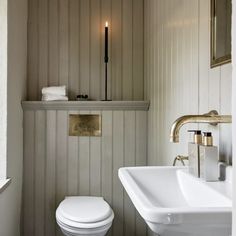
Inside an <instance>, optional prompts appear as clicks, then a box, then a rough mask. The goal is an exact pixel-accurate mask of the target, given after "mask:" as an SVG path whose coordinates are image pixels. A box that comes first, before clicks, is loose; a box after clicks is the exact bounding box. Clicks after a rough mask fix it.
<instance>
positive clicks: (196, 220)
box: [119, 167, 232, 236]
mask: <svg viewBox="0 0 236 236" xmlns="http://www.w3.org/2000/svg"><path fill="white" fill-rule="evenodd" d="M230 169H231V168H230V167H228V168H227V171H226V172H227V174H226V176H227V177H226V180H225V181H218V182H205V181H203V180H201V179H199V178H196V177H194V176H192V175H191V174H189V173H188V169H187V167H124V168H120V169H119V178H120V180H121V182H122V184H123V186H124V188H125V190H126V192H127V193H128V195H129V197H130V199H131V201H132V202H133V204H134V206H135V207H136V209H137V210H138V212H139V213H140V215H141V216H142V217H143V219H144V220H145V221H146V223H147V224H148V226H149V227H150V228H151V230H152V231H154V232H155V233H157V234H158V235H160V236H187V235H189V236H190V235H191V236H211V235H212V236H230V235H231V223H232V190H231V189H232V184H231V181H230V178H229V177H228V176H229V175H230Z"/></svg>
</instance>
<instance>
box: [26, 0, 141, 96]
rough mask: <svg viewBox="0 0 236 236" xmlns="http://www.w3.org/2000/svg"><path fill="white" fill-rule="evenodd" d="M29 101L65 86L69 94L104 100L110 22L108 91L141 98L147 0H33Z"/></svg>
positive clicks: (30, 25)
mask: <svg viewBox="0 0 236 236" xmlns="http://www.w3.org/2000/svg"><path fill="white" fill-rule="evenodd" d="M28 11H29V22H28V89H27V91H28V100H40V99H41V89H42V87H44V86H53V85H67V87H68V94H69V97H70V99H72V100H73V99H75V96H76V95H77V94H88V95H89V97H90V98H91V99H94V100H101V99H104V25H105V21H109V23H110V27H109V58H110V61H109V64H108V96H109V98H112V99H113V100H143V97H144V96H143V93H144V76H143V75H144V73H143V67H144V66H143V64H144V63H143V50H144V45H143V37H144V35H143V30H144V26H143V21H144V17H143V14H144V2H143V0H29V6H28Z"/></svg>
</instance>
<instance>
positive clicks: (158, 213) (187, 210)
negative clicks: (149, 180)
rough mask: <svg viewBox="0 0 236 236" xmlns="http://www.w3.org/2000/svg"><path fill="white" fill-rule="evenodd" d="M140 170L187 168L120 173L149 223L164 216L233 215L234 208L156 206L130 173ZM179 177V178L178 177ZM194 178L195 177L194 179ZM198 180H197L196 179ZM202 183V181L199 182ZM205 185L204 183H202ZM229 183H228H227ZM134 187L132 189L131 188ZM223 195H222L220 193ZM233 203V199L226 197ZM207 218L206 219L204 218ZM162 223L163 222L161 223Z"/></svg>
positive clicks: (184, 168)
mask: <svg viewBox="0 0 236 236" xmlns="http://www.w3.org/2000/svg"><path fill="white" fill-rule="evenodd" d="M134 169H135V170H139V169H150V170H153V169H155V170H158V169H162V170H163V169H168V170H169V169H171V170H173V171H178V170H186V169H187V167H173V166H145V167H122V168H120V169H119V171H118V175H119V178H120V180H121V182H122V184H123V186H124V188H125V190H126V192H127V193H128V195H129V196H130V198H131V200H132V202H133V203H134V205H135V207H136V209H137V210H138V211H139V213H140V214H141V215H142V216H143V218H144V219H146V220H148V221H156V219H157V218H159V217H163V216H164V215H165V216H166V215H192V216H193V217H194V216H196V217H199V216H207V215H209V214H215V213H218V214H220V215H221V214H222V215H225V214H226V215H230V214H232V206H231V207H228V206H216V207H214V206H213V207H193V206H186V207H185V206H183V207H182V206H181V207H163V206H160V207H159V206H154V205H153V204H152V203H151V201H150V200H149V199H148V197H147V196H146V195H145V194H144V193H143V191H142V190H141V189H140V187H139V186H138V184H137V183H136V182H135V181H134V178H133V177H132V176H131V174H130V173H129V171H132V170H134ZM176 177H177V176H176ZM193 178H194V177H193ZM196 179H197V178H196ZM197 180H198V179H197ZM199 181H201V180H199ZM201 183H202V184H204V182H201ZM227 183H228V182H227ZM131 185H132V187H131ZM218 194H221V193H218ZM225 197H226V198H227V199H228V200H229V201H231V203H232V199H230V198H228V197H227V196H225ZM204 218H205V217H204ZM161 223H162V222H161Z"/></svg>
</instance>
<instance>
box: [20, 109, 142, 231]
mask: <svg viewBox="0 0 236 236" xmlns="http://www.w3.org/2000/svg"><path fill="white" fill-rule="evenodd" d="M78 113H81V114H82V113H83V114H101V115H102V137H69V136H68V115H69V114H78ZM24 130H25V133H24V188H23V192H24V195H23V196H24V199H23V202H24V204H23V205H24V206H23V232H24V233H23V235H24V236H36V235H41V236H42V235H43V236H58V235H60V236H61V235H62V234H61V232H60V230H59V229H58V227H57V225H56V222H55V210H56V207H57V206H58V204H59V202H60V201H61V200H63V198H64V197H65V196H68V195H92V196H103V197H104V198H105V200H106V201H107V202H109V204H110V205H111V207H112V208H113V210H114V213H115V220H114V223H113V228H112V229H111V230H110V232H109V234H108V235H114V236H115V235H117V236H132V235H133V236H135V235H140V236H145V235H146V225H145V223H144V221H143V219H142V218H141V217H140V216H139V214H138V213H137V212H136V211H135V208H134V206H133V205H132V203H131V201H130V199H129V197H128V196H127V195H126V194H125V191H124V189H123V187H122V185H121V183H120V181H119V179H118V169H119V168H120V167H123V166H130V165H132V166H135V165H146V164H147V153H146V152H147V142H146V140H147V111H140V110H138V111H135V110H133V111H132V110H129V111H122V110H119V111H114V110H113V111H112V110H110V111H109V110H106V111H102V110H93V111H87V110H70V111H68V110H65V111H63V110H27V111H25V112H24Z"/></svg>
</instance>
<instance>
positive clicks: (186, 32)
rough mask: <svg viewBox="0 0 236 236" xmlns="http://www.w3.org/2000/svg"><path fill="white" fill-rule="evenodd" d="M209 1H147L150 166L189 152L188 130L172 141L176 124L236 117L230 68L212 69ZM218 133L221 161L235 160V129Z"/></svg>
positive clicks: (225, 127)
mask: <svg viewBox="0 0 236 236" xmlns="http://www.w3.org/2000/svg"><path fill="white" fill-rule="evenodd" d="M209 27H210V0H207V1H206V0H194V1H189V0H158V1H156V0H147V1H145V81H146V88H145V91H146V98H147V99H150V101H151V107H150V111H149V141H148V143H149V149H148V150H149V164H151V165H153V164H154V165H155V164H161V165H162V164H163V165H169V164H172V161H173V159H174V157H175V156H176V155H177V154H185V155H186V154H187V142H188V140H189V135H188V134H187V129H188V128H194V127H197V126H196V125H186V126H185V127H183V128H182V129H181V131H180V143H179V144H173V143H170V142H169V132H170V127H171V124H172V123H173V121H174V120H175V119H176V118H178V117H179V116H182V115H185V114H202V113H205V112H208V111H209V110H212V109H216V110H218V112H219V113H220V114H231V71H232V68H231V64H227V65H223V66H220V67H216V68H214V69H210V66H209V65H210V55H209V54H210V28H209ZM200 128H201V129H202V130H207V129H209V131H213V135H214V139H215V142H214V143H215V144H216V145H219V143H220V155H221V158H222V159H226V160H228V161H229V162H231V157H232V154H231V153H232V152H231V145H232V142H231V125H220V126H218V127H216V128H213V127H210V126H207V125H200Z"/></svg>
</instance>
